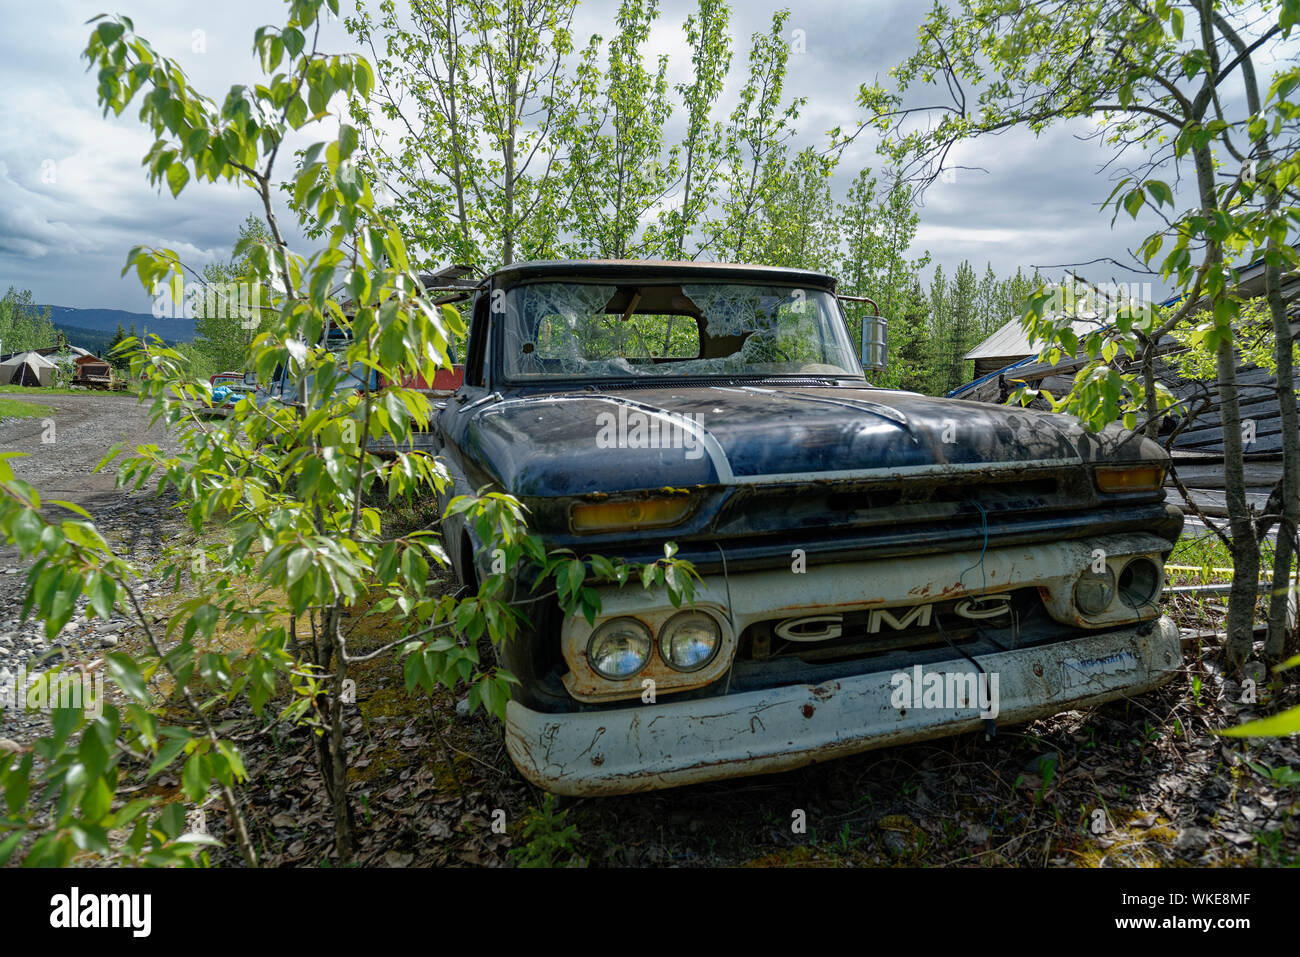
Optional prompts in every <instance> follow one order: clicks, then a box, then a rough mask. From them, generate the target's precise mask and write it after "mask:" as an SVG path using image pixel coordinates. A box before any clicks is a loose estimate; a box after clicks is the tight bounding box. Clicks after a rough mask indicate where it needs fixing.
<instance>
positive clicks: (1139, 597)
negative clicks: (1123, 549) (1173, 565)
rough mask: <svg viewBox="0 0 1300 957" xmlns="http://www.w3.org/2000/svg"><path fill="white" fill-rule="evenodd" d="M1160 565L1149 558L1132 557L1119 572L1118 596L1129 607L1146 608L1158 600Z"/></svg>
mask: <svg viewBox="0 0 1300 957" xmlns="http://www.w3.org/2000/svg"><path fill="white" fill-rule="evenodd" d="M1162 577H1163V576H1162V575H1161V573H1160V566H1158V565H1157V564H1156V563H1155V562H1153V561H1152V560H1151V559H1149V558H1134V559H1132V560H1131V561H1129V563H1128V564H1127V565H1125V566H1124V570H1123V571H1122V572H1120V573H1119V596H1120V598H1122V599H1124V604H1126V605H1128V606H1129V607H1130V608H1137V609H1140V608H1148V607H1150V606H1152V605H1154V604H1155V603H1156V602H1157V601H1159V600H1160V585H1161V581H1160V580H1161V578H1162Z"/></svg>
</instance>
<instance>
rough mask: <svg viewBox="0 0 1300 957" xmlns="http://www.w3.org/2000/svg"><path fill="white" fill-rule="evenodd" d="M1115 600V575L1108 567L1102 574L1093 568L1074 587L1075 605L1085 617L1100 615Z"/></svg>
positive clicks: (1081, 576)
mask: <svg viewBox="0 0 1300 957" xmlns="http://www.w3.org/2000/svg"><path fill="white" fill-rule="evenodd" d="M1114 600H1115V573H1114V572H1113V571H1111V570H1110V567H1109V566H1107V567H1106V570H1105V571H1104V572H1101V573H1097V572H1095V571H1093V570H1092V569H1091V568H1089V569H1088V570H1086V571H1085V572H1084V573H1083V574H1082V575H1080V576H1079V580H1078V581H1077V582H1075V585H1074V604H1075V605H1076V606H1078V609H1079V611H1081V612H1083V613H1084V614H1085V615H1100V614H1101V613H1102V612H1104V611H1105V610H1106V609H1107V608H1109V607H1110V603H1111V602H1112V601H1114Z"/></svg>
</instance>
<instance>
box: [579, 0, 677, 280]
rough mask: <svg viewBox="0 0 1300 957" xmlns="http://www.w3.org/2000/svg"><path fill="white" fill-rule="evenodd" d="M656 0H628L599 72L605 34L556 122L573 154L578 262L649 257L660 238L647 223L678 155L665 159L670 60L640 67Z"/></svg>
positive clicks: (592, 47) (594, 41) (589, 52)
mask: <svg viewBox="0 0 1300 957" xmlns="http://www.w3.org/2000/svg"><path fill="white" fill-rule="evenodd" d="M658 14H659V5H658V2H657V0H622V3H621V4H620V6H619V10H618V15H617V19H616V23H617V26H618V32H617V33H616V34H615V35H614V38H613V39H612V40H611V41H610V42H609V46H608V52H607V65H606V67H605V69H604V70H603V71H602V70H601V67H600V50H601V45H602V40H601V37H600V36H593V37H592V38H591V40H590V42H589V43H588V44H587V46H586V48H585V49H584V50H583V51H582V55H581V57H580V59H579V63H578V67H577V71H576V78H575V80H574V82H573V85H572V87H571V89H570V90H568V96H567V99H568V105H567V107H566V108H565V109H564V110H563V111H562V112H561V114H560V117H559V119H558V132H557V139H558V141H559V143H560V144H562V145H563V147H564V148H565V149H566V151H567V154H568V158H569V159H568V169H567V170H566V174H565V183H566V186H567V189H566V192H567V194H568V212H569V218H568V223H569V233H570V235H571V236H572V237H573V239H572V242H571V243H570V244H569V251H570V253H571V254H572V255H575V256H577V257H588V256H593V255H594V256H598V257H599V258H602V259H629V258H638V257H641V256H644V255H646V254H647V253H648V252H649V251H650V250H651V246H652V244H654V242H655V239H654V237H653V235H650V236H647V235H646V234H645V231H644V230H643V228H642V221H643V220H648V219H649V214H650V212H651V211H652V210H654V209H655V208H656V207H658V206H659V204H660V203H661V202H662V201H663V199H664V197H665V196H666V195H667V193H668V192H669V190H670V189H671V186H672V183H673V181H674V180H675V179H676V177H677V174H676V171H675V170H674V169H673V166H674V163H675V159H676V157H675V155H673V156H668V157H665V154H664V135H663V131H664V126H665V125H666V124H667V122H668V118H669V116H670V115H671V113H672V103H671V102H670V100H669V97H668V92H669V91H668V80H667V73H668V57H667V56H666V55H665V56H660V57H659V61H658V65H657V68H656V69H655V70H654V71H653V72H651V71H649V70H647V69H646V68H645V66H644V64H643V62H642V59H643V48H644V46H645V44H646V42H647V41H648V40H649V39H650V28H651V27H652V26H653V24H654V22H655V20H656V19H657V18H658Z"/></svg>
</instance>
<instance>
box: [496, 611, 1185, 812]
mask: <svg viewBox="0 0 1300 957" xmlns="http://www.w3.org/2000/svg"><path fill="white" fill-rule="evenodd" d="M977 660H978V661H979V663H980V665H981V666H982V667H983V669H984V670H985V672H986V673H987V674H989V675H990V676H992V675H995V674H996V675H997V676H998V697H999V704H998V715H997V718H996V720H997V722H998V723H999V724H1015V723H1020V722H1024V721H1029V720H1032V719H1034V718H1041V717H1046V716H1049V715H1052V714H1056V713H1058V712H1060V711H1067V710H1070V709H1072V708H1078V707H1084V706H1087V705H1094V704H1099V703H1101V702H1104V701H1111V700H1114V699H1116V698H1122V697H1127V696H1130V695H1134V694H1139V693H1141V692H1144V691H1149V690H1150V689H1152V688H1155V687H1157V686H1159V685H1161V684H1163V683H1165V682H1166V681H1168V680H1169V679H1170V678H1172V677H1173V676H1174V674H1175V673H1176V671H1177V670H1178V668H1179V667H1180V666H1181V664H1182V653H1181V649H1180V646H1179V640H1178V628H1177V626H1175V625H1174V623H1173V622H1172V621H1170V620H1169V619H1168V618H1163V617H1162V618H1158V619H1156V620H1155V621H1152V622H1147V623H1145V624H1143V625H1137V626H1130V627H1125V628H1119V629H1114V630H1110V631H1105V632H1100V633H1097V634H1092V635H1088V636H1085V637H1082V638H1076V639H1073V640H1070V641H1062V642H1056V643H1053V644H1050V645H1042V646H1038V647H1033V648H1022V649H1016V650H1012V651H1005V652H998V653H996V654H992V655H983V656H981V657H979V658H978V659H977ZM924 670H925V672H927V673H941V674H948V673H952V674H963V675H967V674H971V673H972V672H975V671H976V669H975V668H973V667H972V665H971V664H970V662H969V661H967V660H966V659H964V658H961V657H954V658H953V659H952V660H948V661H941V662H935V663H933V664H929V665H926V666H925V668H924ZM895 675H896V672H894V671H879V672H871V673H867V674H863V675H858V676H855V677H852V678H846V679H842V680H838V681H830V682H826V683H825V684H821V685H790V686H786V687H781V688H772V689H769V690H765V691H751V692H746V693H743V694H735V695H725V696H718V697H714V698H702V699H694V700H689V701H664V702H661V703H658V704H652V705H651V704H647V705H640V706H633V707H625V708H620V709H616V710H609V711H599V712H583V713H577V714H544V713H541V712H537V711H533V710H531V709H529V708H527V707H525V706H523V705H521V704H519V703H518V702H515V701H511V702H510V704H509V706H508V708H507V713H506V745H507V749H508V750H509V752H510V757H511V759H512V760H513V761H514V762H515V766H516V767H518V768H519V770H520V772H521V773H522V774H523V775H524V777H526V778H528V780H530V781H532V782H533V783H534V784H536V785H537V786H539V787H542V788H545V789H546V790H548V791H552V792H554V793H556V794H571V795H602V794H626V793H631V792H635V791H651V790H655V789H658V788H667V787H675V786H678V785H683V784H693V783H697V782H700V781H709V780H715V779H719V778H731V777H740V776H743V775H747V774H768V773H771V772H775V771H785V770H789V769H791V768H797V767H802V766H803V765H806V764H812V763H814V762H816V761H824V760H827V759H830V758H836V757H841V756H844V755H848V754H855V753H858V752H861V751H869V750H871V749H873V748H880V747H887V746H890V745H895V744H903V743H906V742H911V741H923V740H926V739H928V738H937V737H943V736H945V735H950V734H956V733H960V732H964V731H974V730H978V729H979V728H980V727H982V726H983V719H982V718H981V717H980V711H979V708H978V707H969V708H962V709H953V708H947V709H945V708H933V707H931V708H927V707H896V706H895V703H894V698H895V694H894V692H895Z"/></svg>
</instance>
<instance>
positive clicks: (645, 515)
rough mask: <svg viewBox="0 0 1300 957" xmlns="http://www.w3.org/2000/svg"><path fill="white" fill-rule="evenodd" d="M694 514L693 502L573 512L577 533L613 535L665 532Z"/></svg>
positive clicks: (643, 502)
mask: <svg viewBox="0 0 1300 957" xmlns="http://www.w3.org/2000/svg"><path fill="white" fill-rule="evenodd" d="M690 510H691V500H690V499H689V498H687V497H685V496H681V497H678V498H645V499H638V500H637V501H634V502H599V503H597V504H594V505H575V506H573V511H572V512H570V518H571V520H572V522H573V530H574V531H575V532H609V531H614V530H615V529H620V528H662V527H664V526H666V525H676V524H677V523H678V522H680V521H681V520H682V519H683V518H685V517H686V515H687V513H689V512H690Z"/></svg>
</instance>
